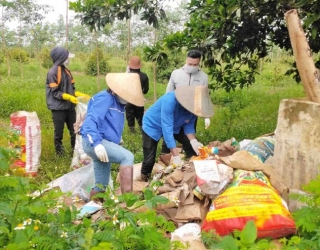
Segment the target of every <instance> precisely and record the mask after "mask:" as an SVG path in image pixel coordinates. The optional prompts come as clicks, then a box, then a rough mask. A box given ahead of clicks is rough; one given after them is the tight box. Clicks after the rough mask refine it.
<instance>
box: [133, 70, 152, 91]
mask: <svg viewBox="0 0 320 250" xmlns="http://www.w3.org/2000/svg"><path fill="white" fill-rule="evenodd" d="M129 73H137V74H139V77H140V82H141V88H142V93H143V94H147V93H148V91H149V78H148V76H147V74H145V73H143V72H141V71H140V69H130V71H129Z"/></svg>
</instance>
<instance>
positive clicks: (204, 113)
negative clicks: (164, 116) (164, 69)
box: [175, 86, 214, 118]
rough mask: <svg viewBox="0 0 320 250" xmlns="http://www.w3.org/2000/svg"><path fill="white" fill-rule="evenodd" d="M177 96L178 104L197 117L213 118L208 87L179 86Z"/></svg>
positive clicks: (176, 91)
mask: <svg viewBox="0 0 320 250" xmlns="http://www.w3.org/2000/svg"><path fill="white" fill-rule="evenodd" d="M175 95H176V98H177V100H178V102H179V103H180V104H181V105H182V106H183V107H184V108H185V109H186V110H188V111H190V112H191V113H193V114H195V115H196V116H199V117H208V118H209V117H212V116H213V114H214V112H213V104H212V101H211V98H210V95H209V90H208V87H207V86H177V88H176V90H175Z"/></svg>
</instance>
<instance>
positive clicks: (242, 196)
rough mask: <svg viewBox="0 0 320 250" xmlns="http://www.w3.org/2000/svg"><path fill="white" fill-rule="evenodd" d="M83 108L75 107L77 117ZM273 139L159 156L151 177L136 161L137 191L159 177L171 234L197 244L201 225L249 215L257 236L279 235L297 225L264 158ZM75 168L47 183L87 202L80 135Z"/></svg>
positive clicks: (87, 172) (89, 181)
mask: <svg viewBox="0 0 320 250" xmlns="http://www.w3.org/2000/svg"><path fill="white" fill-rule="evenodd" d="M79 108H81V105H79ZM84 112H85V110H82V111H81V112H77V114H80V115H79V117H78V121H79V123H81V114H82V113H84ZM274 144H275V135H274V134H273V133H271V134H268V135H264V136H261V137H258V138H256V139H254V140H243V141H241V142H237V141H236V140H235V138H231V139H230V140H227V141H225V142H220V141H213V142H211V143H209V144H208V145H206V146H204V147H202V148H199V152H200V155H199V156H197V157H192V158H191V159H189V160H188V161H185V163H184V164H183V165H182V166H180V167H175V166H174V165H172V164H171V155H170V154H169V155H167V156H166V157H163V156H161V157H159V160H158V162H157V163H156V164H155V166H154V168H153V173H152V177H153V178H152V180H150V182H149V183H148V182H143V181H141V179H140V171H141V165H142V163H138V164H135V165H134V166H133V168H134V171H133V172H134V173H133V192H135V193H142V190H143V189H145V188H146V187H147V186H149V185H151V183H152V182H154V181H158V182H159V181H161V183H163V184H162V185H161V186H159V187H158V188H157V193H158V195H161V196H164V197H166V198H167V199H168V200H169V202H168V203H166V204H159V205H157V207H156V210H157V213H158V214H159V215H163V216H164V217H165V218H166V219H167V220H170V221H172V222H174V223H175V225H176V227H177V230H176V231H175V232H174V233H172V235H171V239H172V240H177V239H178V240H180V241H182V242H186V241H188V242H189V243H188V244H191V246H193V247H194V245H193V244H196V246H197V248H198V249H201V247H202V248H203V249H205V248H204V245H203V244H202V242H201V238H200V232H201V231H210V230H214V231H215V232H216V233H217V234H219V235H220V236H224V235H228V234H230V233H232V232H233V231H234V230H242V229H243V228H244V226H245V225H246V223H247V222H248V221H250V220H253V221H254V222H255V225H256V227H257V231H258V237H259V238H266V237H267V238H273V239H275V238H280V237H284V236H288V235H292V234H295V233H296V226H295V223H294V221H293V219H292V217H291V214H290V210H289V207H288V202H289V199H288V188H287V187H286V186H285V185H284V184H283V183H284V182H283V181H282V179H281V177H280V176H279V174H278V173H277V172H276V171H275V170H274V168H273V167H272V166H271V165H268V164H266V161H267V160H268V159H269V158H271V157H272V156H273V153H274ZM183 156H184V155H183V154H182V153H181V157H182V158H183ZM72 168H74V169H75V170H74V171H72V172H70V173H68V174H66V175H64V176H62V177H60V178H59V179H57V180H54V181H53V182H51V183H50V184H49V188H53V187H59V188H60V189H61V191H63V192H71V194H72V196H77V197H80V198H81V199H82V200H83V201H84V202H89V193H90V190H91V188H92V187H93V186H94V176H93V163H92V160H91V159H90V157H88V156H87V155H86V154H85V153H84V151H83V150H82V146H81V137H80V136H78V135H77V138H76V147H75V151H74V156H73V160H72ZM110 180H111V182H110V187H113V182H112V178H110ZM116 181H119V176H118V178H117V180H116ZM120 192H121V191H120V188H119V189H117V190H115V193H116V194H120ZM91 203H92V201H91ZM91 203H90V202H89V203H87V206H88V208H87V209H93V210H92V211H98V210H99V209H102V206H93V205H94V204H91ZM83 205H84V204H82V206H83ZM83 207H84V206H83ZM79 209H80V210H81V208H79ZM143 209H144V208H143V207H142V208H140V209H139V211H137V212H142V211H143ZM145 209H147V208H145ZM189 249H192V248H189Z"/></svg>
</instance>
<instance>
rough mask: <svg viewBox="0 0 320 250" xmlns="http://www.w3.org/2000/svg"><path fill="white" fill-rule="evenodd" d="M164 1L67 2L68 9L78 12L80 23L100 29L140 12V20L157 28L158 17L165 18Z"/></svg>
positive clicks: (106, 0)
mask: <svg viewBox="0 0 320 250" xmlns="http://www.w3.org/2000/svg"><path fill="white" fill-rule="evenodd" d="M163 3H164V1H163V0H162V1H161V0H156V1H127V0H95V1H82V0H76V1H71V2H70V3H69V6H70V9H71V10H74V11H75V12H77V13H80V14H79V15H78V17H79V18H80V20H81V23H82V24H84V25H88V26H89V27H90V30H100V29H101V28H103V27H104V26H106V25H107V24H109V23H113V22H114V21H115V20H116V19H118V20H128V19H130V18H131V15H132V13H134V14H137V13H138V12H140V15H141V20H144V21H146V22H147V23H148V24H149V25H153V27H155V28H157V27H158V26H159V19H162V18H165V16H166V15H165V11H164V10H163V7H162V5H163Z"/></svg>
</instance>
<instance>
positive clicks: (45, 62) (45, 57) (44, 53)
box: [39, 48, 53, 69]
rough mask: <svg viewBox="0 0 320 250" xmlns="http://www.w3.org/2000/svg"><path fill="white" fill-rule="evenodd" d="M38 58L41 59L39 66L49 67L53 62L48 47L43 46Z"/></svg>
mask: <svg viewBox="0 0 320 250" xmlns="http://www.w3.org/2000/svg"><path fill="white" fill-rule="evenodd" d="M39 57H40V60H41V66H42V67H44V68H46V69H49V68H51V67H52V65H53V62H52V58H51V57H50V51H49V49H48V48H43V49H42V50H41V52H40V55H39Z"/></svg>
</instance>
